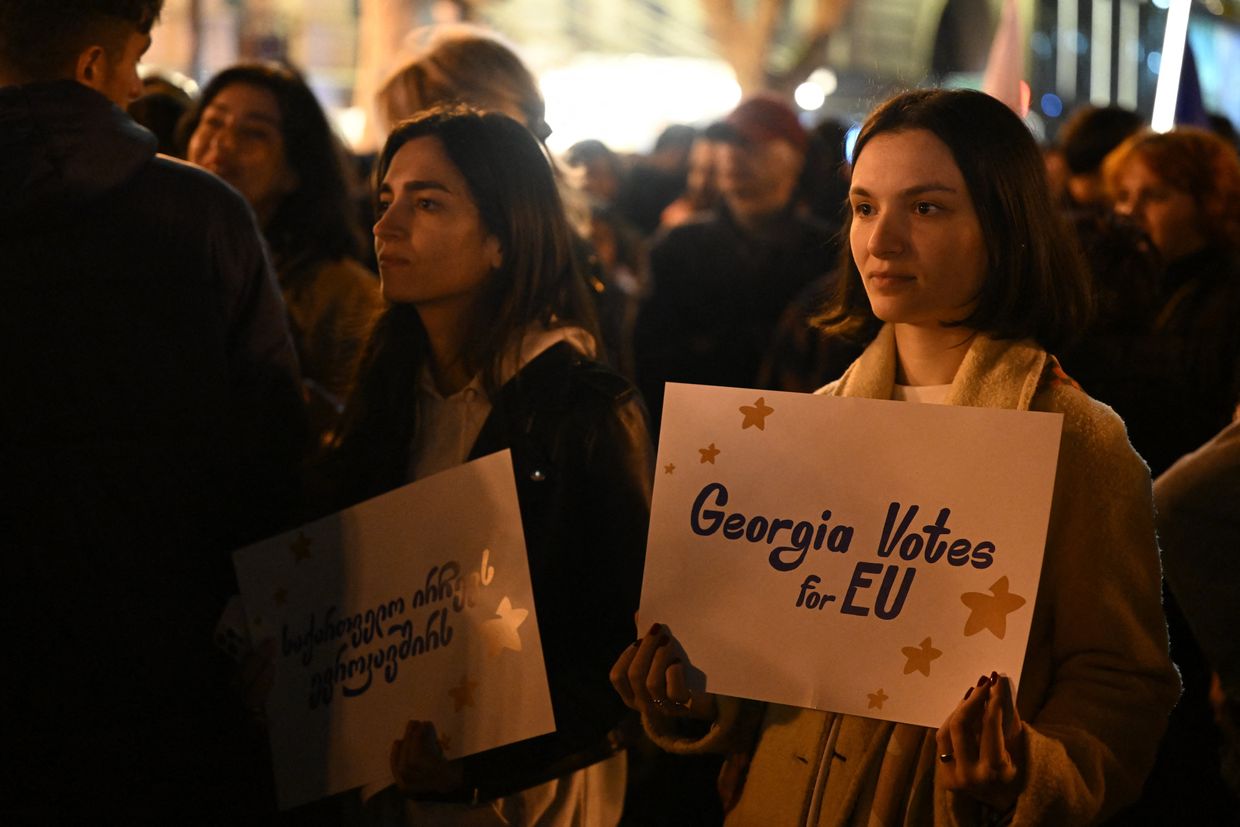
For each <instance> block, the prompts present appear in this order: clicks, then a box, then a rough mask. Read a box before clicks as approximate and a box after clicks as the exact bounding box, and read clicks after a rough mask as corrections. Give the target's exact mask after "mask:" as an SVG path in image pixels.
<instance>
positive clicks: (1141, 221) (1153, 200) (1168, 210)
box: [1115, 155, 1206, 262]
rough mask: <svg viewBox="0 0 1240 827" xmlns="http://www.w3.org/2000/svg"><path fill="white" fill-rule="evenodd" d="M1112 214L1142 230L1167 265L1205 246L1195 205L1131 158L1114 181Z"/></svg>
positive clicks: (1181, 192)
mask: <svg viewBox="0 0 1240 827" xmlns="http://www.w3.org/2000/svg"><path fill="white" fill-rule="evenodd" d="M1115 211H1116V212H1117V213H1120V214H1121V215H1127V216H1131V217H1132V219H1133V220H1134V221H1135V222H1136V223H1137V224H1138V225H1139V226H1140V227H1141V229H1143V230H1145V231H1146V232H1147V233H1148V234H1149V236H1150V240H1151V241H1153V242H1154V246H1155V247H1157V248H1158V252H1159V253H1161V254H1162V257H1163V260H1165V261H1168V262H1171V261H1175V260H1176V259H1178V258H1183V257H1184V256H1186V255H1188V254H1190V253H1195V252H1196V251H1197V250H1199V249H1201V248H1202V247H1204V246H1205V243H1206V239H1205V235H1204V234H1203V232H1202V229H1201V212H1200V210H1199V209H1198V208H1197V202H1196V201H1195V200H1194V199H1193V197H1192V196H1191V195H1189V194H1188V193H1187V192H1185V191H1184V190H1182V189H1177V188H1176V187H1173V186H1171V185H1170V184H1168V183H1167V182H1166V181H1164V180H1163V179H1162V178H1161V177H1160V176H1158V175H1156V174H1155V173H1154V172H1153V171H1152V170H1151V169H1150V168H1149V166H1148V165H1147V164H1146V163H1145V162H1144V161H1143V160H1141V159H1140V158H1139V157H1137V156H1136V155H1133V156H1132V157H1131V158H1130V159H1129V160H1128V163H1127V164H1125V165H1124V168H1123V169H1122V170H1120V173H1119V175H1118V176H1116V180H1115Z"/></svg>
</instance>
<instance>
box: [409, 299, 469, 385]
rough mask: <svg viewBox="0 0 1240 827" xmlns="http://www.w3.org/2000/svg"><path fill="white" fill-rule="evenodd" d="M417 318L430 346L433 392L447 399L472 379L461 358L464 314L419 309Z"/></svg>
mask: <svg viewBox="0 0 1240 827" xmlns="http://www.w3.org/2000/svg"><path fill="white" fill-rule="evenodd" d="M418 316H419V317H420V318H421V319H422V325H423V326H424V327H425V328H426V338H427V340H428V341H429V342H430V346H431V359H430V371H431V379H432V380H433V381H434V382H435V389H436V390H437V391H439V393H440V395H441V396H445V397H447V396H451V395H452V394H454V393H456V392H457V391H459V390H460V389H461V388H463V387H465V386H466V385H468V384H469V380H470V379H471V378H472V377H471V376H470V375H469V370H468V369H467V367H466V366H465V365H464V364H463V362H462V359H461V352H462V350H463V345H464V343H465V317H464V312H463V310H462V309H460V308H457V307H451V306H444V305H435V306H419V307H418Z"/></svg>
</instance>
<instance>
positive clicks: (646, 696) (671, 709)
mask: <svg viewBox="0 0 1240 827" xmlns="http://www.w3.org/2000/svg"><path fill="white" fill-rule="evenodd" d="M671 642H672V637H671V633H670V631H669V630H668V628H667V627H666V626H661V625H660V624H658V623H656V624H654V625H653V626H651V627H650V630H649V631H648V632H647V633H646V634H645V635H644V636H643V637H641V638H639V639H637V640H636V641H634V642H633V644H632V645H631V646H629V647H628V648H627V649H625V650H624V651H623V652H621V653H620V657H619V659H617V660H616V663H615V665H614V666H612V667H611V684H612V686H614V687H615V688H616V691H617V692H618V693H620V697H621V698H622V699H623V700H624V703H625V705H626V706H628V707H629V708H630V709H635V710H637V711H638V712H641V713H642V714H644V715H663V716H666V717H671V718H695V719H697V720H702V721H713V720H715V696H714V695H711V694H710V693H708V692H697V693H694V692H693V691H691V690H690V689H689V688H688V686H686V685H685V665H684V662H683V660H682V659H681V658H680V657H679V656H678V655H676V654H675V651H676V647H674V646H669V645H668V644H670V643H671Z"/></svg>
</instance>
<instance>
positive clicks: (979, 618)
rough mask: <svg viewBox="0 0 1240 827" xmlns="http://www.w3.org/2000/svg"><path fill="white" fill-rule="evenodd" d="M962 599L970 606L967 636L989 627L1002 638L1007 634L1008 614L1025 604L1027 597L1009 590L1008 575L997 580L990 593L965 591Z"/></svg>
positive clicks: (965, 631)
mask: <svg viewBox="0 0 1240 827" xmlns="http://www.w3.org/2000/svg"><path fill="white" fill-rule="evenodd" d="M960 601H961V602H962V603H964V605H966V606H968V607H969V619H968V620H966V621H965V622H964V633H965V636H966V637H967V636H969V635H975V634H977V633H978V632H980V631H982V629H989V630H990V631H991V632H992V633H994V636H995V637H997V638H999V639H1000V640H1003V636H1004V635H1005V634H1007V616H1008V615H1009V614H1011V613H1012V612H1014V611H1016V610H1017V609H1019V608H1020V607H1021V606H1023V605H1025V598H1023V597H1021V596H1020V595H1019V594H1012V593H1011V592H1010V591H1008V579H1007V576H1006V575H1005V576H1003V577H1000V578H999V579H998V580H997V581H995V584H994V585H993V586H991V587H990V594H984V593H982V592H965V593H964V594H962V595H960Z"/></svg>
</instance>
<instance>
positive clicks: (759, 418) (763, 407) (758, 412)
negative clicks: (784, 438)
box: [740, 396, 775, 431]
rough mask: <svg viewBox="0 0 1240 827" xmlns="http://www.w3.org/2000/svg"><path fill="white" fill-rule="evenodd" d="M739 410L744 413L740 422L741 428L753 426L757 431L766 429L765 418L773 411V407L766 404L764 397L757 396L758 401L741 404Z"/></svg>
mask: <svg viewBox="0 0 1240 827" xmlns="http://www.w3.org/2000/svg"><path fill="white" fill-rule="evenodd" d="M740 412H741V413H743V414H744V415H745V419H744V421H743V422H741V430H742V431H743V430H745V429H746V428H748V427H750V426H753V427H755V428H757V429H758V430H759V431H765V430H766V418H767V417H768V416H770V415H771V414H773V413H775V409H774V408H772V407H770V406H769V405H767V404H766V397H765V396H759V397H758V401H757V402H754V403H753V404H752V405H741V407H740Z"/></svg>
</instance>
